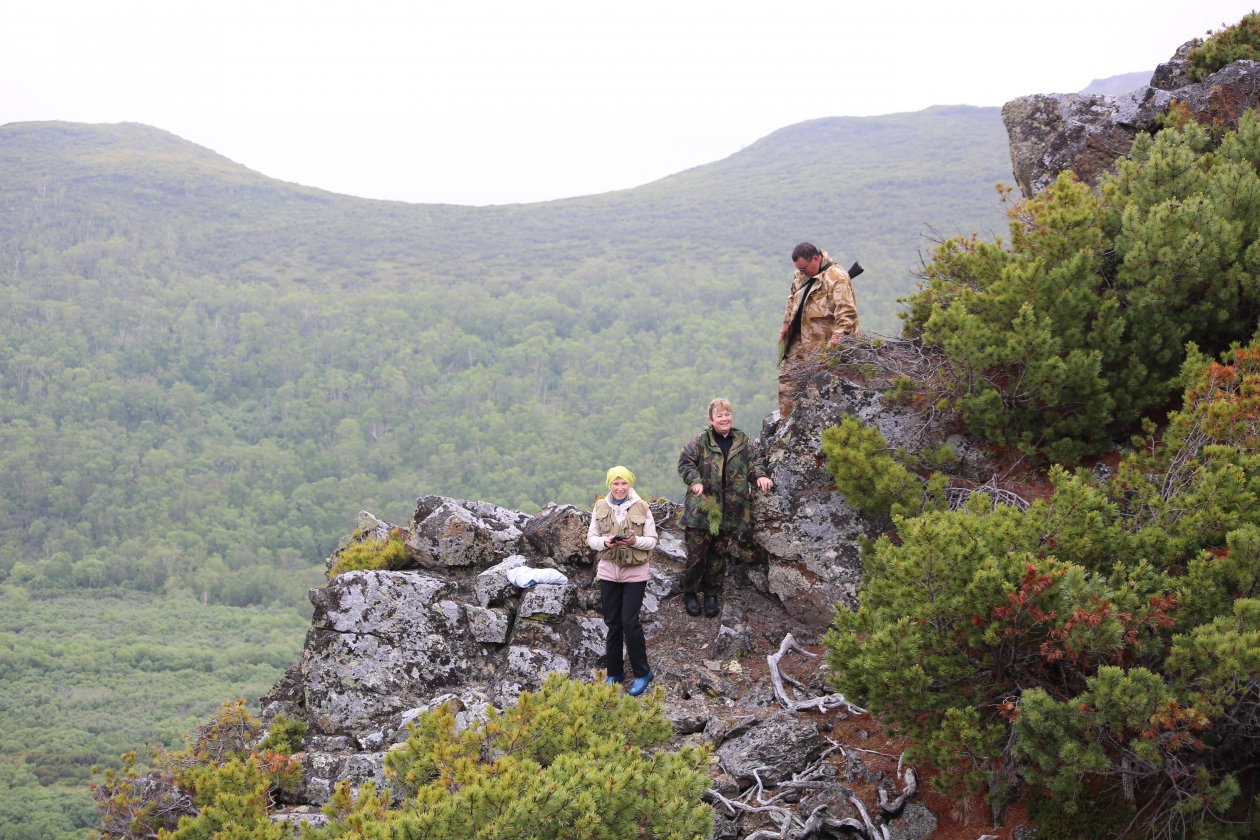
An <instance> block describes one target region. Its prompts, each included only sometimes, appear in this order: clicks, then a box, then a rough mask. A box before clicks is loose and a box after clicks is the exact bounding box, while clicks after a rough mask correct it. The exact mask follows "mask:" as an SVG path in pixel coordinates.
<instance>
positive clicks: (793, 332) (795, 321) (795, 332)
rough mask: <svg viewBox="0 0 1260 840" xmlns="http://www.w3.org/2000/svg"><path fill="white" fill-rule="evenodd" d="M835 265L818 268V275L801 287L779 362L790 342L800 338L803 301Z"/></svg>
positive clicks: (827, 264)
mask: <svg viewBox="0 0 1260 840" xmlns="http://www.w3.org/2000/svg"><path fill="white" fill-rule="evenodd" d="M833 265H835V262H833V261H832V260H827V262H825V263H823V264H822V265H820V266H818V273H817V274H815V275H814V276H813V277H811V278H809V279H808V280H806V281H805V285H804V286H802V287H801V302H800V303H798V304H797V305H796V314H795V315H793V316H792V325H791V326H790V327H788V333H787V335H786V336H784V337H783V349H782V350H781V351H780V354H779V361H780V362H782V361H783V360H784V359H786V358H787V354H788V348H789V347H791V346H792V342H793V341H796V340H797V339H798V338H800V337H801V318H802V317H803V316H804V315H805V301H806V300H807V299H808V298H809V293H810V292H812V291H813V290H814V286H816V285H817V284H818V278H819V277H821V276H822V273H823V272H824V271H826V270H827V269H829V268H831V267H832V266H833Z"/></svg>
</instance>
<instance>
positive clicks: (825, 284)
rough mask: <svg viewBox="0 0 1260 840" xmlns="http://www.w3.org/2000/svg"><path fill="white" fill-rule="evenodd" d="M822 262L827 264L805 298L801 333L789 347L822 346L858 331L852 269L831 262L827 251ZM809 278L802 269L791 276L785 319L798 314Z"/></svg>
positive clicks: (809, 347) (785, 322)
mask: <svg viewBox="0 0 1260 840" xmlns="http://www.w3.org/2000/svg"><path fill="white" fill-rule="evenodd" d="M822 255H823V261H822V264H823V265H824V266H826V268H824V269H823V270H822V271H820V272H819V273H818V280H817V281H815V283H814V285H813V287H812V288H811V289H810V290H809V297H808V298H806V300H805V311H804V312H803V313H802V314H801V337H800V338H799V339H797V340H796V341H794V342H792V343H793V345H794V346H793V347H790V348H788V350H789V351H792V350H795V351H796V352H798V353H799V352H801V351H802V350H806V349H811V348H814V347H821V346H822V345H824V344H826V343H827V342H828V341H830V340H831V338H832V337H833V336H837V335H858V334H860V331H859V330H858V315H857V301H856V300H855V299H854V297H853V283H852V282H851V281H850V280H849V273H848V272H847V271H845V270H844V269H843V268H841V267H840V266H839V265H836V264H835V263H833V262H831V258H830V257H828V256H827V252H826V251H823V252H822ZM808 279H809V278H808V277H806V276H805V273H804V272H802V271H798V272H796V274H795V275H794V276H793V277H792V290H791V291H790V292H789V293H788V299H787V305H786V306H785V307H784V309H783V323H784V324H787V325H790V324H791V323H792V318H793V316H795V315H796V307H797V306H798V305H799V304H800V298H801V289H802V288H803V287H804V286H805V281H806V280H808Z"/></svg>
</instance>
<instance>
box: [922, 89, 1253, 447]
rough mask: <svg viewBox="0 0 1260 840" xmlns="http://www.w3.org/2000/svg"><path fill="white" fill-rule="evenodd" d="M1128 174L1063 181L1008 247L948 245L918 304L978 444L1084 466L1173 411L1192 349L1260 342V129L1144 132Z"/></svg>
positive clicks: (1022, 216)
mask: <svg viewBox="0 0 1260 840" xmlns="http://www.w3.org/2000/svg"><path fill="white" fill-rule="evenodd" d="M1118 167H1119V171H1118V173H1117V174H1116V175H1115V176H1109V177H1106V178H1104V180H1103V183H1102V187H1101V192H1100V193H1095V192H1094V191H1093V190H1091V189H1090V188H1089V187H1088V186H1086V185H1084V184H1081V183H1078V182H1077V181H1076V180H1075V179H1074V177H1073V176H1072V175H1071V174H1070V173H1063V174H1061V175H1060V176H1059V178H1058V180H1057V181H1055V183H1053V184H1051V185H1050V186H1049V187H1047V188H1046V189H1045V190H1044V191H1043V192H1041V193H1040V194H1039V195H1037V196H1035V197H1033V198H1031V199H1026V200H1021V201H1016V202H1012V204H1011V207H1010V211H1009V215H1010V218H1011V224H1010V232H1011V240H1010V243H1009V244H1006V243H1003V242H1002V241H1001V240H998V241H996V242H983V241H980V240H979V239H977V238H975V237H971V238H958V239H951V240H949V241H947V242H945V243H943V244H942V245H941V246H940V247H939V248H938V249H937V250H936V251H935V253H934V257H933V261H932V263H931V264H930V265H929V266H928V267H927V268H926V270H925V271H924V273H923V275H922V278H923V282H922V283H921V284H920V288H919V291H918V292H916V293H915V294H914V295H912V296H911V297H910V298H908V299H907V302H908V304H909V310H908V312H907V313H906V316H905V317H906V322H905V325H904V331H905V332H906V333H907V334H908V335H910V336H917V337H919V338H921V339H922V341H923V342H924V343H925V344H928V345H931V346H932V347H934V348H936V349H938V350H940V351H941V352H943V354H944V357H945V359H946V361H947V365H946V367H947V370H946V373H947V379H948V383H949V386H948V390H949V394H948V397H949V402H950V403H951V404H952V406H953V407H954V408H956V409H957V410H958V411H959V413H960V414H961V416H962V418H963V420H964V422H965V423H966V424H967V426H968V427H969V428H970V429H971V431H972V432H973V433H975V434H979V435H982V436H984V437H985V438H987V439H989V440H992V441H996V442H999V443H1003V444H1007V445H1013V446H1019V447H1021V448H1022V449H1024V450H1025V451H1028V452H1034V451H1035V452H1039V453H1041V454H1042V455H1044V456H1045V457H1047V458H1049V459H1050V460H1051V461H1056V462H1060V463H1073V462H1075V461H1076V460H1077V459H1079V458H1081V457H1082V456H1084V455H1087V454H1090V453H1100V452H1102V451H1104V450H1105V449H1107V448H1108V447H1110V446H1111V445H1112V443H1113V442H1114V441H1115V440H1116V439H1118V438H1119V439H1122V438H1123V437H1125V436H1127V435H1128V434H1130V433H1131V431H1132V430H1133V429H1135V428H1136V426H1137V424H1138V423H1139V421H1140V419H1141V418H1142V417H1143V416H1145V415H1146V414H1148V413H1150V412H1152V411H1154V410H1156V409H1160V408H1162V407H1164V406H1166V405H1167V403H1168V402H1169V400H1170V399H1171V398H1172V397H1173V396H1174V394H1175V392H1176V390H1177V389H1178V387H1179V383H1178V382H1177V376H1178V373H1179V371H1180V367H1181V364H1182V362H1183V361H1184V359H1185V358H1186V345H1187V344H1188V343H1191V342H1193V343H1194V344H1196V345H1197V347H1198V348H1199V349H1201V350H1203V351H1205V352H1207V353H1209V354H1215V353H1217V352H1220V351H1223V350H1225V349H1227V348H1228V347H1229V346H1230V345H1231V343H1233V342H1240V341H1246V340H1247V339H1248V338H1249V337H1250V335H1251V332H1252V330H1254V329H1255V325H1256V320H1257V315H1258V314H1260V245H1257V244H1256V243H1257V236H1258V233H1260V174H1257V172H1258V168H1260V119H1257V117H1256V115H1255V114H1254V113H1250V112H1249V113H1247V114H1244V115H1243V117H1242V118H1241V120H1240V122H1239V126H1238V130H1237V131H1233V132H1228V133H1227V134H1225V135H1224V137H1223V139H1222V140H1221V142H1220V143H1219V144H1217V143H1216V141H1215V139H1214V137H1213V134H1212V132H1211V131H1209V130H1208V129H1207V128H1204V127H1203V126H1200V125H1198V124H1197V123H1193V122H1191V123H1189V124H1186V125H1182V126H1180V127H1173V128H1168V129H1165V130H1163V131H1161V132H1159V133H1158V134H1157V135H1156V136H1155V137H1151V136H1148V135H1146V134H1141V135H1139V136H1138V137H1137V139H1136V140H1135V141H1134V144H1133V147H1132V150H1131V152H1130V154H1129V156H1128V157H1127V158H1125V159H1122V160H1121V161H1120V162H1119V164H1118ZM933 399H935V397H933Z"/></svg>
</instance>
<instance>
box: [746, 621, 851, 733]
mask: <svg viewBox="0 0 1260 840" xmlns="http://www.w3.org/2000/svg"><path fill="white" fill-rule="evenodd" d="M789 653H798V654H800V655H801V656H808V657H810V658H811V659H813V658H815V657H817V655H818V654H816V653H810V652H809V651H807V650H805V648H803V647H801V646H800V645H799V644H797V642H796V639H795V638H793V636H792V634H791V633H788V634H787V635H786V636H784V637H783V641H782V642H781V643H780V644H779V649H778V651H777V652H775V653H772V654H770V655H769V656H767V657H766V662H767V663H769V665H770V682H771V683H773V684H774V696H775V698H776V699H778V701H779V705H781V706H782V707H783V708H785V709H787V710H788V711H791V712H803V711H805V710H806V709H815V708H816V709H817V710H818V711H820V712H830V711H833V710H835V709H844V710H845V711H847V712H848V713H849V714H852V715H864V714H866V709H863V708H860V707H858V706H855V705H853V704H852V703H850V702H849V701H848V700H846V699H845V696H844V695H843V694H828V695H827V696H825V697H814V698H812V699H810V700H793V699H791V698H790V697H788V693H787V689H786V688H784V687H783V679H784V674H783V671H782V670H781V669H780V668H779V662H780V661H781V660H782V659H783V657H785V656H787V655H788V654H789ZM789 679H790V678H789ZM792 682H794V683H795V682H796V681H795V680H792Z"/></svg>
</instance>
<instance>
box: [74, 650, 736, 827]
mask: <svg viewBox="0 0 1260 840" xmlns="http://www.w3.org/2000/svg"><path fill="white" fill-rule="evenodd" d="M663 698H664V695H663V694H662V692H661V691H660V690H659V689H657V690H656V691H655V692H653V693H652V694H651V695H646V696H644V697H640V698H633V697H629V696H627V695H625V694H624V693H623V692H622V691H621V690H620V688H619V687H617V686H611V685H606V684H604V683H602V682H601V683H596V684H594V685H587V684H583V683H579V682H576V681H571V680H567V679H565V678H563V677H560V676H559V675H555V674H553V675H552V676H551V677H549V678H548V680H547V682H546V683H544V685H543V687H542V688H541V690H539V691H538V692H536V693H530V692H526V693H523V694H522V695H521V696H520V698H519V701H518V703H517V705H516V706H514V707H511V708H509V709H507V710H506V711H504V712H503V713H501V714H497V713H492V714H491V715H490V717H489V719H488V720H486V721H484V722H482V723H480V724H478V725H475V726H472V727H469V728H467V729H465V730H463V731H462V732H457V731H456V726H455V714H454V712H453V711H452V709H451V708H450V707H449V706H442V707H440V708H438V709H436V710H434V711H431V712H426V713H424V714H422V715H420V717H419V718H417V720H416V721H414V722H413V723H412V724H411V726H410V735H409V737H408V739H407V741H406V742H405V743H404V744H401V745H399V746H398V747H397V748H395V749H394V750H392V751H391V752H390V753H389V754H388V755H387V757H386V775H387V776H388V777H389V778H390V779H391V782H392V784H393V785H394V787H395V788H396V789H397V790H396V791H388V790H377V789H376V787H375V786H374V785H373V784H372V783H367V784H365V785H364V786H363V787H362V788H361V789H360V790H358V791H357V792H355V791H352V790H351V788H350V785H349V784H348V783H346V782H342V783H341V784H339V785H338V786H337V788H336V790H335V791H334V793H333V796H332V798H331V799H330V801H329V803H328V804H327V805H325V806H324V813H325V814H326V815H327V816H328V817H329V818H330V820H331V822H330V823H329V824H328V825H327V826H326V827H324V828H319V829H312V828H310V827H309V826H308V827H306V828H304V829H303V832H302V837H303V840H341V839H342V838H347V839H350V838H353V840H384V838H391V837H392V838H402V839H403V840H421V838H432V840H439V839H440V840H459V838H469V840H471V839H472V838H485V839H486V840H489V838H499V837H516V838H556V840H559V838H571V837H644V838H676V840H702V838H706V837H708V836H709V834H710V833H711V831H712V829H713V812H712V811H711V809H710V808H709V806H708V805H706V804H704V803H703V802H702V801H701V796H702V795H703V794H704V792H705V790H706V789H707V788H708V785H709V774H708V758H709V755H708V751H707V750H704V749H695V748H691V747H687V748H684V749H682V750H680V751H679V752H677V753H671V752H666V751H664V750H654V749H652V748H655V747H659V746H661V745H663V744H665V743H666V742H668V741H669V740H670V738H671V737H672V734H673V729H672V726H671V725H670V723H669V721H668V720H666V718H665V715H664V711H663V708H662V703H663ZM260 732H261V730H260V727H259V725H258V721H257V720H256V719H254V718H253V717H252V716H250V715H249V714H248V713H247V712H246V711H245V709H244V705H243V702H241V701H237V703H234V704H224V707H223V709H221V710H220V712H219V714H218V715H216V718H215V720H214V721H212V722H211V723H210V724H209V725H207V726H205V727H202V728H201V729H199V730H198V732H197V733H195V734H194V735H192V736H190V738H189V746H188V748H187V749H186V750H185V751H183V752H181V753H176V754H165V753H162V752H161V751H159V752H157V753H155V756H154V763H155V764H156V765H157V766H158V767H159V768H161V770H160V774H161V780H162V785H163V787H161V788H160V791H161V792H164V793H165V795H164V796H156V795H154V793H153V791H157V790H159V789H158V788H155V787H153V785H151V784H150V783H149V778H150V777H145V778H143V779H142V778H141V777H140V776H139V773H138V772H137V771H136V770H135V769H134V755H133V756H130V759H131V761H130V762H125V764H124V771H123V772H122V773H121V774H119V773H115V772H114V771H107V773H106V784H105V785H102V786H101V787H100V788H98V794H97V800H98V804H99V806H100V810H101V813H102V817H103V819H102V833H103V835H104V836H105V837H108V838H118V840H142V838H153V837H158V836H160V837H163V838H169V840H220V839H221V838H238V840H288V838H292V836H293V834H292V830H291V829H290V828H289V827H287V826H286V825H283V824H280V825H277V824H275V823H272V822H271V819H270V812H271V810H272V808H273V803H274V794H275V793H276V792H277V791H278V790H280V789H281V788H286V787H290V786H292V785H293V784H295V783H296V781H297V780H298V779H299V778H300V773H301V766H300V764H299V763H298V762H297V761H296V760H295V759H293V758H291V757H290V756H289V755H286V754H284V753H282V752H273V751H271V750H269V749H267V748H266V747H270V746H276V747H283V748H286V749H291V748H294V747H298V746H300V743H301V727H300V726H297V725H295V724H294V723H293V722H292V721H286V720H283V719H281V718H280V717H277V719H276V722H275V723H274V724H273V725H272V728H271V731H270V732H269V733H268V735H267V737H266V738H264V739H263V741H262V742H261V743H259V745H258V747H257V748H256V749H251V747H250V744H252V743H253V739H256V738H257V736H258V735H259V734H260ZM152 775H153V774H151V776H152ZM395 793H396V794H397V796H395ZM181 815H182V816H181Z"/></svg>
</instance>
